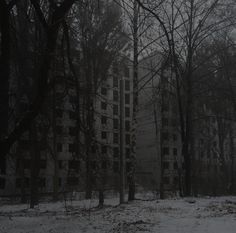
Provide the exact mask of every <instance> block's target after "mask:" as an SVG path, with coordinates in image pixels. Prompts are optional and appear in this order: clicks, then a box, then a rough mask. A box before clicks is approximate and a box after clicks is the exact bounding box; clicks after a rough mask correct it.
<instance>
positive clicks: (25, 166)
mask: <svg viewBox="0 0 236 233" xmlns="http://www.w3.org/2000/svg"><path fill="white" fill-rule="evenodd" d="M30 165H31V161H30V159H24V169H30Z"/></svg>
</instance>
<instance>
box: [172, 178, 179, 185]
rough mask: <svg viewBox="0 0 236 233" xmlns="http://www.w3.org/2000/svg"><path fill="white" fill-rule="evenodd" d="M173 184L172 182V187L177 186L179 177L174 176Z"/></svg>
mask: <svg viewBox="0 0 236 233" xmlns="http://www.w3.org/2000/svg"><path fill="white" fill-rule="evenodd" d="M173 182H174V185H178V184H179V177H178V176H175V177H174V181H173Z"/></svg>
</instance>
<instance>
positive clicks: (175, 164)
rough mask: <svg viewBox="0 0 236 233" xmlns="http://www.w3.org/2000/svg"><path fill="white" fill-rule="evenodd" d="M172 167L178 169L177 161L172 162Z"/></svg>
mask: <svg viewBox="0 0 236 233" xmlns="http://www.w3.org/2000/svg"><path fill="white" fill-rule="evenodd" d="M174 169H175V170H177V169H178V163H177V162H174Z"/></svg>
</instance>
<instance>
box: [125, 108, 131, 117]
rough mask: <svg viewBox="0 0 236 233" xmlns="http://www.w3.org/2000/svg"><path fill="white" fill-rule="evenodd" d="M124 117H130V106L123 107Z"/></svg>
mask: <svg viewBox="0 0 236 233" xmlns="http://www.w3.org/2000/svg"><path fill="white" fill-rule="evenodd" d="M125 117H130V108H128V107H126V108H125Z"/></svg>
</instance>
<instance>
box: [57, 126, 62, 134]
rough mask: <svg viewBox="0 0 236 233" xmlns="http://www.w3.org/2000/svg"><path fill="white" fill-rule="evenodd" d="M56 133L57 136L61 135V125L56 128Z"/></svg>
mask: <svg viewBox="0 0 236 233" xmlns="http://www.w3.org/2000/svg"><path fill="white" fill-rule="evenodd" d="M56 133H57V134H62V126H61V125H57V126H56Z"/></svg>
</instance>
